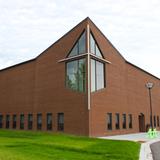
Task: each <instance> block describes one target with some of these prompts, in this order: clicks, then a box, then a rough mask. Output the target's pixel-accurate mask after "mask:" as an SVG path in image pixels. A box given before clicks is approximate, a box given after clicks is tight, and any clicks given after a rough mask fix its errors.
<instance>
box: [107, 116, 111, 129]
mask: <svg viewBox="0 0 160 160" xmlns="http://www.w3.org/2000/svg"><path fill="white" fill-rule="evenodd" d="M107 128H108V130H112V113H108V114H107Z"/></svg>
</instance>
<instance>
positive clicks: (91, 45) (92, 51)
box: [90, 34, 95, 54]
mask: <svg viewBox="0 0 160 160" xmlns="http://www.w3.org/2000/svg"><path fill="white" fill-rule="evenodd" d="M90 48H91V53H92V54H95V40H94V38H93V36H92V34H90Z"/></svg>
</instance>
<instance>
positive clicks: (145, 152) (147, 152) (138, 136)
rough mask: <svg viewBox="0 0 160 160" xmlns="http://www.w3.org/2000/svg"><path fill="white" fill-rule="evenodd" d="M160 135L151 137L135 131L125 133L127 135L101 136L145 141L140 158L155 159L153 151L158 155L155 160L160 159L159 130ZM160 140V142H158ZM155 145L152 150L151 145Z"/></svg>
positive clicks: (144, 159)
mask: <svg viewBox="0 0 160 160" xmlns="http://www.w3.org/2000/svg"><path fill="white" fill-rule="evenodd" d="M157 133H158V136H157V138H154V139H150V138H149V137H148V135H147V133H135V134H125V135H116V136H106V137H99V138H102V139H114V140H128V141H137V142H144V143H142V144H141V149H140V155H139V160H153V155H152V154H153V153H152V152H155V153H154V157H155V158H156V157H157V156H158V159H154V160H160V132H157ZM157 142H159V143H158V144H156V143H157ZM152 144H155V145H153V147H154V148H153V147H152V148H153V149H152V152H151V147H150V146H151V145H152Z"/></svg>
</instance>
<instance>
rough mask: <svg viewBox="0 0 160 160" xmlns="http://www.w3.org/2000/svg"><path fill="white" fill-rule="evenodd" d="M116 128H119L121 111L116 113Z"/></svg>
mask: <svg viewBox="0 0 160 160" xmlns="http://www.w3.org/2000/svg"><path fill="white" fill-rule="evenodd" d="M115 127H116V129H119V113H116V123H115Z"/></svg>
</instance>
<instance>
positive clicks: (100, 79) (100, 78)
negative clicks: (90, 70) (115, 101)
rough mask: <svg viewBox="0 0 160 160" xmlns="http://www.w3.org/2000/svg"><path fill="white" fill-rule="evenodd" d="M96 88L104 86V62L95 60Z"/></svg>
mask: <svg viewBox="0 0 160 160" xmlns="http://www.w3.org/2000/svg"><path fill="white" fill-rule="evenodd" d="M96 76H97V84H96V86H97V90H98V89H102V88H104V64H103V63H101V62H98V61H96Z"/></svg>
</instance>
